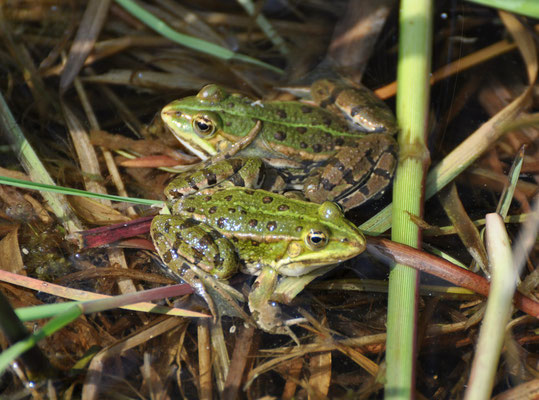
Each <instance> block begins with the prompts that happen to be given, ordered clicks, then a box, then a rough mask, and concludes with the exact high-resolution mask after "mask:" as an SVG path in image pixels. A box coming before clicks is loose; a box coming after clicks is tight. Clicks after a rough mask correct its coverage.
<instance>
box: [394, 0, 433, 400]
mask: <svg viewBox="0 0 539 400" xmlns="http://www.w3.org/2000/svg"><path fill="white" fill-rule="evenodd" d="M399 18H400V40H399V64H398V70H397V81H398V87H397V119H398V122H399V126H400V128H401V131H400V134H399V147H400V154H401V156H400V159H399V166H398V168H397V174H396V177H395V184H394V192H393V227H392V239H393V240H394V241H397V242H399V243H404V244H407V245H409V246H413V247H418V245H419V244H420V240H421V237H420V232H419V228H418V226H417V225H416V224H415V223H414V222H413V221H412V220H411V219H410V214H412V215H415V216H418V217H421V216H422V202H423V183H424V176H425V169H426V164H427V163H426V160H428V150H427V148H426V145H425V134H426V120H427V118H426V115H427V111H428V102H429V73H430V58H431V36H432V1H431V0H403V1H401V10H400V17H399ZM418 278H419V274H418V272H417V271H415V270H413V269H411V268H409V267H407V266H404V265H401V264H396V265H395V266H393V267H392V268H391V272H390V275H389V293H388V318H387V343H386V363H387V370H386V384H385V398H386V399H410V398H413V397H414V387H415V384H414V362H415V356H416V354H415V322H416V318H417V315H416V314H417V286H418V281H419V279H418Z"/></svg>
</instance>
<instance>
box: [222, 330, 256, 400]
mask: <svg viewBox="0 0 539 400" xmlns="http://www.w3.org/2000/svg"><path fill="white" fill-rule="evenodd" d="M254 332H255V328H254V327H253V326H251V325H249V326H242V327H241V328H240V330H239V332H238V334H237V335H236V343H235V345H234V350H233V351H232V360H231V361H230V368H229V370H228V375H227V376H226V381H225V387H224V390H223V393H222V399H223V400H234V399H237V398H238V392H239V390H240V387H241V380H242V377H243V375H244V372H245V367H246V366H247V361H248V359H247V357H248V356H249V353H250V351H251V345H252V343H253V335H254Z"/></svg>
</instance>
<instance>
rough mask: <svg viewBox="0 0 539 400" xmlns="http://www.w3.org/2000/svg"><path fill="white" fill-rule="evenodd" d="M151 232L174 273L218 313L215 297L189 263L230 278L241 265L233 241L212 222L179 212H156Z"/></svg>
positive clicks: (215, 274) (166, 263)
mask: <svg viewBox="0 0 539 400" xmlns="http://www.w3.org/2000/svg"><path fill="white" fill-rule="evenodd" d="M150 233H151V236H152V240H153V243H154V245H155V248H156V250H157V253H158V254H159V256H160V257H161V259H162V260H163V262H164V263H165V265H166V266H167V267H168V268H169V270H170V272H171V274H172V275H174V276H176V277H178V278H181V279H183V280H184V281H186V282H187V283H189V284H190V285H191V286H192V287H193V288H194V290H195V292H196V293H197V294H198V295H199V296H201V297H202V298H203V299H204V300H205V301H206V303H207V304H208V306H209V307H210V310H211V312H212V314H214V315H216V310H215V306H214V304H213V301H212V299H211V298H210V296H209V295H208V294H207V292H206V290H205V288H204V286H203V284H202V283H201V281H200V279H199V278H198V277H197V275H196V274H195V273H193V272H192V271H190V270H189V269H186V268H185V265H186V264H187V265H189V264H193V265H196V266H197V267H198V268H200V269H202V270H203V271H205V272H207V273H209V274H211V275H213V276H215V277H216V278H219V279H227V278H228V277H230V276H231V275H233V274H234V273H236V271H237V270H238V268H239V259H238V255H237V253H236V251H235V248H234V246H233V245H232V243H230V241H229V240H228V239H226V238H225V237H223V236H222V235H221V234H220V233H219V232H217V231H216V230H215V229H212V228H211V227H209V226H208V225H205V224H203V223H199V222H198V221H195V220H193V219H190V218H184V217H181V216H175V215H158V216H156V217H155V218H154V219H153V220H152V224H151V227H150Z"/></svg>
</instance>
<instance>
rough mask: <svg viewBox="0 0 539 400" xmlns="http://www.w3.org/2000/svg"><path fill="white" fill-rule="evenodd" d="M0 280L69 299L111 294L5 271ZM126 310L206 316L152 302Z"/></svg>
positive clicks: (92, 298) (92, 297) (101, 296)
mask: <svg viewBox="0 0 539 400" xmlns="http://www.w3.org/2000/svg"><path fill="white" fill-rule="evenodd" d="M0 281H2V282H7V283H11V284H13V285H17V286H21V287H25V288H27V289H32V290H35V291H37V292H41V293H47V294H51V295H53V296H58V297H62V298H65V299H70V300H77V301H88V300H98V299H104V298H107V297H111V296H106V295H103V294H98V293H92V292H87V291H84V290H80V289H71V288H68V287H63V286H60V285H55V284H53V283H49V282H44V281H40V280H38V279H34V278H28V277H26V276H21V275H18V274H14V273H11V272H7V271H1V272H0ZM122 308H125V309H126V310H135V311H145V312H154V313H158V314H168V315H177V316H193V317H202V318H205V317H206V318H207V317H208V315H207V314H202V313H198V312H194V311H186V310H182V309H174V308H169V307H164V306H158V305H155V304H153V303H138V304H134V305H130V306H125V307H122Z"/></svg>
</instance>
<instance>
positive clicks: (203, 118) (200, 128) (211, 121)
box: [192, 114, 217, 137]
mask: <svg viewBox="0 0 539 400" xmlns="http://www.w3.org/2000/svg"><path fill="white" fill-rule="evenodd" d="M192 124H193V129H194V130H195V132H196V133H197V134H198V135H199V136H202V137H210V136H211V135H213V134H214V133H215V131H216V130H217V120H216V119H215V118H212V116H211V115H208V114H198V115H196V116H195V117H194V118H193V122H192Z"/></svg>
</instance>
